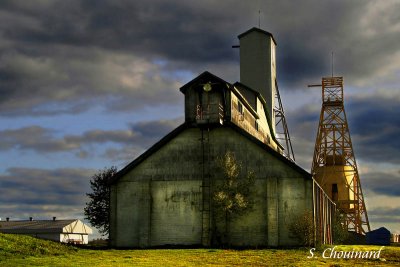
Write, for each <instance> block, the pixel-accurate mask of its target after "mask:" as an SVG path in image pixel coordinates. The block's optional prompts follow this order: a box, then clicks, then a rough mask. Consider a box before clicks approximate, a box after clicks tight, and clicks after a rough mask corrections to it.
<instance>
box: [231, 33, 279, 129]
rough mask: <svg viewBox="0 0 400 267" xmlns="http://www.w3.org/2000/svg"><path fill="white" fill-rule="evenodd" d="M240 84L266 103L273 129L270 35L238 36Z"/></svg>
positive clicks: (273, 76) (273, 65) (272, 44)
mask: <svg viewBox="0 0 400 267" xmlns="http://www.w3.org/2000/svg"><path fill="white" fill-rule="evenodd" d="M239 40H240V82H241V83H243V84H245V85H247V86H248V87H250V88H252V89H254V90H257V91H258V92H260V93H261V95H262V96H263V97H264V99H265V101H266V102H267V108H268V112H269V116H270V119H271V121H272V125H273V127H275V117H274V112H273V108H274V105H275V104H274V102H275V91H276V89H275V79H276V63H275V46H276V44H275V42H274V40H273V38H272V35H269V34H267V33H265V32H263V31H258V30H253V31H249V32H248V33H246V34H243V35H240V36H239Z"/></svg>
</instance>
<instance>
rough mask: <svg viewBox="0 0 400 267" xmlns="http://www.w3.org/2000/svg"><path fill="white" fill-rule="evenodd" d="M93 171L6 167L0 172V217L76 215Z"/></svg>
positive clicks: (81, 208) (60, 216) (47, 217)
mask: <svg viewBox="0 0 400 267" xmlns="http://www.w3.org/2000/svg"><path fill="white" fill-rule="evenodd" d="M94 173H95V171H94V170H87V169H54V170H46V169H33V168H10V169H8V170H7V171H6V173H5V174H3V175H0V217H2V218H5V217H11V219H27V218H28V217H30V216H34V217H35V218H36V217H37V216H40V217H41V218H45V219H49V218H51V217H52V216H57V217H58V218H66V217H73V218H77V217H80V216H81V214H82V210H83V207H84V205H85V202H86V201H87V199H86V195H85V193H87V192H89V191H90V186H89V180H90V177H91V175H93V174H94ZM36 219H38V218H36Z"/></svg>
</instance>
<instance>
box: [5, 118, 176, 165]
mask: <svg viewBox="0 0 400 267" xmlns="http://www.w3.org/2000/svg"><path fill="white" fill-rule="evenodd" d="M182 122H183V119H182V118H178V119H172V120H159V121H146V122H137V123H134V124H131V125H130V126H129V127H130V129H126V130H107V131H106V130H90V131H86V132H83V133H82V134H80V135H65V136H62V137H56V135H57V133H58V132H57V131H55V130H52V129H47V128H43V127H40V126H30V127H24V128H20V129H14V130H3V131H0V139H1V140H2V142H1V143H0V150H3V151H7V150H10V149H17V150H20V151H22V150H31V151H34V152H36V153H57V152H74V153H78V154H76V155H78V157H82V158H85V157H87V156H89V154H88V152H87V150H86V149H85V148H86V147H87V146H89V145H92V144H96V145H97V147H98V148H101V146H102V145H105V144H107V143H113V144H114V145H116V147H114V148H108V149H107V151H106V152H105V153H104V155H103V156H109V157H110V158H111V159H114V160H115V159H116V158H121V157H125V158H124V159H125V160H126V159H127V158H126V157H127V156H129V159H132V157H136V156H137V155H138V153H139V152H142V151H144V150H145V149H147V148H148V147H150V146H151V145H152V144H154V143H155V142H157V141H158V140H160V139H161V138H162V137H163V136H164V135H166V134H167V133H168V132H170V131H172V130H173V129H174V128H175V127H177V126H178V125H179V124H180V123H182ZM118 146H121V148H117V147H118ZM118 151H121V154H120V155H117V154H118ZM131 151H133V152H134V153H133V154H130V155H129V154H128V152H131ZM93 153H94V152H93Z"/></svg>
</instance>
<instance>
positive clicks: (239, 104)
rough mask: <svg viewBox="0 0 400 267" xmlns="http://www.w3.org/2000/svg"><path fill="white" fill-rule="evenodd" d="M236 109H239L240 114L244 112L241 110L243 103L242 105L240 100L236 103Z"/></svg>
mask: <svg viewBox="0 0 400 267" xmlns="http://www.w3.org/2000/svg"><path fill="white" fill-rule="evenodd" d="M238 111H239V113H240V114H242V115H243V113H244V112H243V105H242V103H240V102H239V103H238Z"/></svg>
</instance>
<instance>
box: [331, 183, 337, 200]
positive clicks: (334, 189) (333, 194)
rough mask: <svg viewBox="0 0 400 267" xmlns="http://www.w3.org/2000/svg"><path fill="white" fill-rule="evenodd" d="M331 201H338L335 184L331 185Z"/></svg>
mask: <svg viewBox="0 0 400 267" xmlns="http://www.w3.org/2000/svg"><path fill="white" fill-rule="evenodd" d="M332 200H333V201H338V186H337V184H332Z"/></svg>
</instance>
